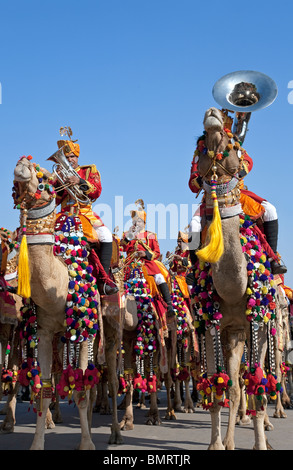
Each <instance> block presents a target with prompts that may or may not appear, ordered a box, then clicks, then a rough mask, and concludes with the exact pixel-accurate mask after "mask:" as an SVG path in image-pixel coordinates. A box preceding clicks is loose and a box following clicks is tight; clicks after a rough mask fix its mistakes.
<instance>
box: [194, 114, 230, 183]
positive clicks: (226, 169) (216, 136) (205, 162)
mask: <svg viewBox="0 0 293 470" xmlns="http://www.w3.org/2000/svg"><path fill="white" fill-rule="evenodd" d="M203 124H204V129H205V136H204V145H202V144H201V145H200V146H199V150H200V155H199V163H198V170H199V173H200V174H201V175H206V176H207V178H208V179H210V177H211V174H212V166H213V165H211V161H212V160H211V157H210V156H209V155H210V153H209V152H213V155H215V156H216V155H220V154H222V157H219V158H217V159H216V160H215V163H214V165H216V166H217V174H218V176H223V175H226V176H227V177H229V175H231V174H234V173H236V171H237V170H238V168H239V158H238V153H237V148H236V147H235V146H234V145H232V144H231V134H230V133H229V132H227V131H226V129H225V123H224V114H223V113H222V111H220V110H219V109H217V108H209V109H208V110H207V111H206V112H205V115H204V120H203ZM229 134H230V135H229ZM204 149H205V150H207V151H209V152H206V151H204ZM228 149H229V151H228V157H226V156H225V155H226V153H227V152H226V151H227V150H228ZM224 152H225V153H224ZM209 168H210V171H208V170H209Z"/></svg>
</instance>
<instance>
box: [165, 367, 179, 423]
mask: <svg viewBox="0 0 293 470" xmlns="http://www.w3.org/2000/svg"><path fill="white" fill-rule="evenodd" d="M176 382H178V381H177V380H176ZM165 387H166V391H167V410H166V414H165V419H170V420H172V419H177V418H176V415H175V413H174V409H173V405H172V400H171V387H172V379H171V374H170V371H168V372H167V373H166V374H165ZM175 387H176V383H175Z"/></svg>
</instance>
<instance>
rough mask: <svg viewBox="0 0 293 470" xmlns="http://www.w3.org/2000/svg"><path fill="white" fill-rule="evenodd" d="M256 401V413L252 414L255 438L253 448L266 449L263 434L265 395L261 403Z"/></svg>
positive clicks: (266, 443)
mask: <svg viewBox="0 0 293 470" xmlns="http://www.w3.org/2000/svg"><path fill="white" fill-rule="evenodd" d="M256 402H258V403H256V415H255V416H253V424H254V438H255V444H254V450H267V449H268V442H267V439H266V436H265V417H266V408H267V398H266V396H264V397H263V400H262V404H260V403H259V400H256ZM261 405H262V406H261ZM261 408H263V409H261Z"/></svg>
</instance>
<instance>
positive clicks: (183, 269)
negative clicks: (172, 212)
mask: <svg viewBox="0 0 293 470" xmlns="http://www.w3.org/2000/svg"><path fill="white" fill-rule="evenodd" d="M166 256H167V257H168V253H167V254H166ZM169 257H171V261H170V264H169V266H170V269H171V271H172V272H173V273H176V274H178V275H181V276H184V277H186V274H187V270H188V268H190V267H191V262H190V259H189V248H188V234H186V233H184V232H181V231H179V232H178V237H177V247H176V248H175V251H174V255H173V256H172V255H170V254H169Z"/></svg>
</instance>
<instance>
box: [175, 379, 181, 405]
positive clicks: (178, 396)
mask: <svg viewBox="0 0 293 470" xmlns="http://www.w3.org/2000/svg"><path fill="white" fill-rule="evenodd" d="M181 405H182V400H181V393H180V381H179V380H175V387H174V399H173V407H174V410H175V411H181V410H182V408H181Z"/></svg>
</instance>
